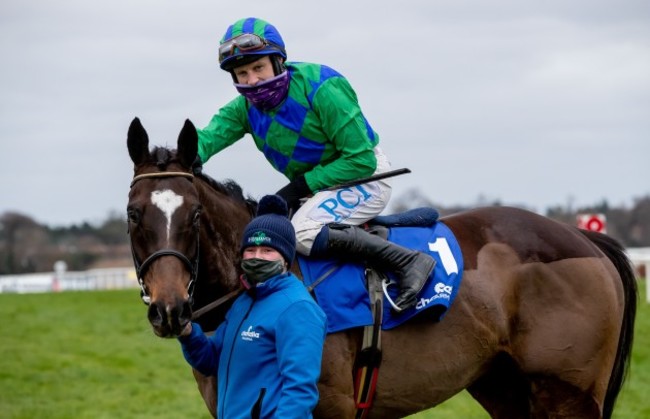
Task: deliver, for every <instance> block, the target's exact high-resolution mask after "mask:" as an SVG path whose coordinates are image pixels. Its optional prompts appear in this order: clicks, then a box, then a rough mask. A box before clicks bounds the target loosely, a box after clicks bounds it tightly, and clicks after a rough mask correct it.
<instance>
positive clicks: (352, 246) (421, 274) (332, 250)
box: [312, 224, 436, 312]
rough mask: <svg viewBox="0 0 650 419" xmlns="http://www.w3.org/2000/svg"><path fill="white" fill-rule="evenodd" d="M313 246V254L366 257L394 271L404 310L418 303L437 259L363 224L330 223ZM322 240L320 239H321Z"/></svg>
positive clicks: (400, 307) (399, 310) (348, 258)
mask: <svg viewBox="0 0 650 419" xmlns="http://www.w3.org/2000/svg"><path fill="white" fill-rule="evenodd" d="M316 242H317V243H316V244H315V246H314V248H313V249H312V255H314V256H334V257H338V258H343V259H347V260H350V259H358V258H362V259H365V260H367V261H368V262H369V263H370V264H371V265H373V266H375V267H378V268H380V269H386V270H390V271H392V272H394V273H395V275H397V277H398V281H399V295H398V296H397V298H396V299H395V305H396V306H397V307H398V308H399V309H398V310H396V311H397V312H401V311H403V310H405V309H407V308H409V307H411V306H413V305H415V303H416V299H415V298H416V296H417V294H418V293H419V292H420V290H421V289H422V287H424V284H425V283H426V281H427V278H428V277H429V275H430V274H431V272H432V271H433V268H434V266H435V264H436V261H435V260H434V259H433V258H432V257H431V256H430V255H427V254H426V253H422V252H418V251H415V250H411V249H407V248H405V247H402V246H398V245H396V244H394V243H391V242H389V241H388V240H384V239H383V238H381V237H379V236H376V235H373V234H370V233H368V232H367V231H365V230H363V229H362V228H360V227H355V226H349V225H343V224H331V225H329V226H326V227H324V228H323V230H322V231H321V233H320V235H319V237H318V238H317V239H316ZM319 242H320V243H319Z"/></svg>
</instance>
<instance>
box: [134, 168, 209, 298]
mask: <svg viewBox="0 0 650 419" xmlns="http://www.w3.org/2000/svg"><path fill="white" fill-rule="evenodd" d="M174 176H180V177H185V178H188V179H189V180H190V181H192V180H193V179H194V176H193V175H192V174H191V173H186V172H155V173H144V174H141V175H138V176H135V177H134V178H133V180H132V181H131V188H132V187H133V185H135V183H136V182H137V181H139V180H141V179H146V178H160V177H174ZM198 224H199V219H198V218H197V219H196V221H195V224H194V229H195V230H196V257H194V260H190V259H189V258H188V257H187V256H185V255H184V254H183V253H181V252H179V251H177V250H174V249H160V250H157V251H155V252H153V253H152V254H150V255H149V256H148V257H147V258H146V259H145V260H144V262H142V263H140V261H139V260H138V258H137V256H136V255H135V249H134V248H133V238H132V237H131V231H130V229H129V231H128V233H129V237H131V239H130V243H131V255H132V256H133V264H134V265H135V271H136V275H137V277H138V284H139V285H140V296H141V297H142V301H143V302H144V303H145V304H146V305H149V304H151V296H150V295H149V293H148V292H147V287H146V286H145V284H144V279H143V276H144V274H145V272H146V271H147V269H148V268H149V266H150V265H151V264H152V263H153V262H154V261H155V260H156V259H158V258H160V257H162V256H176V257H177V258H178V259H180V260H181V262H183V264H184V265H185V266H186V267H187V270H188V271H189V272H190V282H189V284H187V293H188V294H189V296H190V304H191V301H192V295H193V294H194V284H195V282H196V279H197V276H198V271H199V228H198V227H199V225H198Z"/></svg>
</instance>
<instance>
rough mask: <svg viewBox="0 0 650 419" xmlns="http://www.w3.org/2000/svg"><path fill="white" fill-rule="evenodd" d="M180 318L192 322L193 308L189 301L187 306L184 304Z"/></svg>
mask: <svg viewBox="0 0 650 419" xmlns="http://www.w3.org/2000/svg"><path fill="white" fill-rule="evenodd" d="M180 318H181V320H187V321H190V320H192V306H191V305H190V302H189V301H186V302H185V304H183V308H182V309H181V315H180Z"/></svg>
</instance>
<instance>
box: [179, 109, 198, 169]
mask: <svg viewBox="0 0 650 419" xmlns="http://www.w3.org/2000/svg"><path fill="white" fill-rule="evenodd" d="M198 151H199V136H198V134H197V133H196V128H195V127H194V124H193V123H192V121H190V120H189V119H186V120H185V125H183V129H182V130H181V133H180V134H179V135H178V150H177V155H178V158H179V159H180V162H181V164H182V165H183V166H185V167H191V166H192V163H194V159H196V155H197V153H198Z"/></svg>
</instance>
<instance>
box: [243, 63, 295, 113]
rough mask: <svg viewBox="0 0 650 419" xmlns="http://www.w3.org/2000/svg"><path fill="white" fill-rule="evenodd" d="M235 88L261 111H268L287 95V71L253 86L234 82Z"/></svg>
mask: <svg viewBox="0 0 650 419" xmlns="http://www.w3.org/2000/svg"><path fill="white" fill-rule="evenodd" d="M235 88H237V91H238V92H239V93H241V95H242V96H244V97H245V98H246V99H247V100H248V101H249V102H250V103H252V104H253V106H255V107H257V108H259V109H261V110H263V111H269V110H271V109H273V108H275V107H276V106H278V105H279V104H280V103H282V101H283V100H284V99H285V98H286V97H287V92H288V91H289V72H288V71H285V72H284V73H282V74H279V75H277V76H275V77H273V78H272V79H268V80H265V81H263V82H261V83H258V84H256V85H255V86H249V85H247V84H239V83H235Z"/></svg>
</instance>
